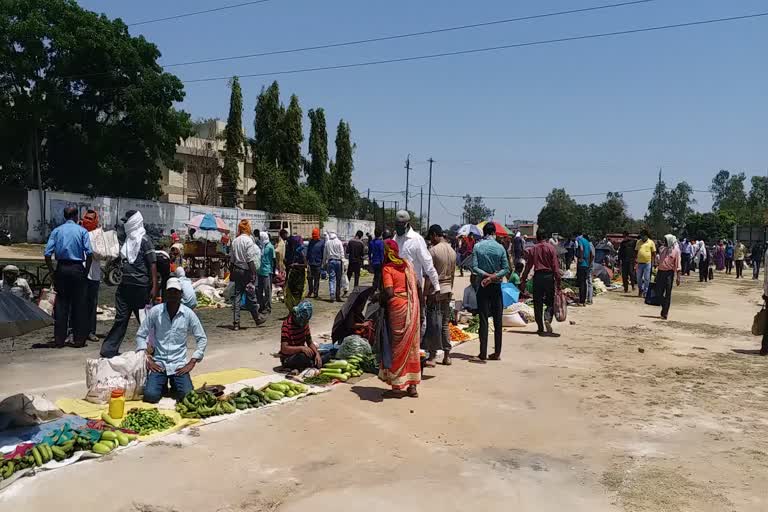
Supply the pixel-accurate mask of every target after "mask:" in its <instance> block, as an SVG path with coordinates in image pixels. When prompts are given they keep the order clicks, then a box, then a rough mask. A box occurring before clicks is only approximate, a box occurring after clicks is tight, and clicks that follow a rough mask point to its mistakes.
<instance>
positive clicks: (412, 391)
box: [407, 386, 419, 398]
mask: <svg viewBox="0 0 768 512" xmlns="http://www.w3.org/2000/svg"><path fill="white" fill-rule="evenodd" d="M407 393H408V396H409V397H410V398H419V392H418V391H417V390H416V386H408V391H407Z"/></svg>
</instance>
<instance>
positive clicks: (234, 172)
mask: <svg viewBox="0 0 768 512" xmlns="http://www.w3.org/2000/svg"><path fill="white" fill-rule="evenodd" d="M230 88H231V89H232V92H231V94H230V97H229V116H228V117H227V126H226V128H225V129H224V135H225V138H226V144H227V145H226V147H225V148H224V168H223V169H222V171H221V189H222V190H221V204H222V206H230V207H232V206H237V184H238V181H239V179H240V169H239V162H240V161H242V160H243V159H244V158H245V134H244V133H243V93H242V91H241V90H240V80H239V79H238V78H237V77H236V76H234V77H232V81H231V82H230Z"/></svg>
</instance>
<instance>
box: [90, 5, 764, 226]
mask: <svg viewBox="0 0 768 512" xmlns="http://www.w3.org/2000/svg"><path fill="white" fill-rule="evenodd" d="M80 3H81V5H83V6H84V7H86V8H88V9H92V10H95V11H99V12H105V13H106V14H107V15H109V16H111V17H118V16H119V17H121V18H123V20H124V21H126V22H127V23H131V22H134V21H140V20H145V19H150V18H158V17H162V16H168V15H174V14H179V13H183V12H189V11H195V10H199V9H209V8H212V7H216V6H219V5H228V4H231V3H238V2H237V1H236V0H230V1H217V2H211V1H207V2H204V1H199V0H186V1H183V2H182V1H180V0H165V1H163V2H158V1H152V2H150V1H148V0H133V1H131V2H117V1H110V2H103V1H102V2H98V1H95V0H87V1H81V2H80ZM609 3H618V0H567V1H566V0H546V1H541V0H540V1H534V0H506V1H503V0H475V1H473V2H463V1H462V2H446V1H444V0H443V1H438V0H418V1H413V0H390V1H387V2H366V1H362V2H361V1H359V0H355V1H353V0H272V1H269V2H266V3H263V4H261V5H253V6H247V7H241V8H238V9H232V10H226V11H221V12H217V13H210V14H205V15H200V16H194V17H189V18H183V19H180V20H175V21H165V22H161V23H153V24H147V25H139V26H135V27H132V29H131V32H132V33H134V34H143V35H144V36H145V37H146V38H147V39H149V40H151V41H153V42H154V43H156V44H157V45H158V47H159V48H160V50H161V52H162V54H163V57H162V60H161V62H162V63H164V64H171V63H176V62H183V61H188V60H196V59H205V58H212V57H219V56H227V55H234V54H242V53H253V52H262V51H272V50H280V49H286V48H294V47H301V46H307V45H315V44H324V43H332V42H341V41H346V40H352V39H359V38H369V37H377V36H385V35H391V34H399V33H405V32H413V31H420V30H429V29H433V28H440V27H447V26H453V25H463V24H469V23H478V22H484V21H490V20H495V19H502V18H510V17H519V16H527V15H533V14H540V13H545V12H550V11H558V10H566V9H576V8H581V7H590V6H594V5H604V4H609ZM761 11H768V4H766V2H765V1H764V0H739V1H730V2H725V1H722V0H656V1H654V2H651V3H649V4H643V5H637V6H628V7H620V8H616V9H609V10H604V11H598V12H592V13H583V14H575V15H569V16H562V17H556V18H548V19H543V20H534V21H525V22H520V23H513V24H505V25H498V26H494V27H490V28H480V29H471V30H467V31H460V32H451V33H446V34H438V35H432V36H423V37H418V38H412V39H404V40H398V41H389V42H382V43H374V44H369V45H361V46H355V47H347V48H337V49H326V50H320V51H313V52H306V53H299V54H290V55H282V56H270V57H263V58H258V59H246V60H240V61H232V62H224V63H211V64H204V65H199V66H188V67H175V68H171V69H169V71H173V72H174V73H176V74H177V75H178V76H180V77H181V78H182V79H195V78H203V77H210V76H222V75H223V76H230V75H234V74H238V75H243V74H248V73H264V72H274V71H280V70H286V69H295V68H303V67H316V66H327V65H337V64H345V63H353V62H360V61H367V60H380V59H389V58H398V57H406V56H412V55H421V54H429V53H438V52H446V51H456V50H463V49H469V48H479V47H487V46H496V45H505V44H514V43H520V42H526V41H533V40H542V39H552V38H561V37H571V36H577V35H583V34H590V33H598V32H611V31H617V30H626V29H632V28H640V27H645V26H653V25H666V24H673V23H682V22H687V21H693V20H699V19H707V18H718V17H729V16H738V15H743V14H751V13H755V12H761ZM767 51H768V17H764V18H757V19H753V20H746V21H737V22H731V23H723V24H717V25H709V26H702V27H693V28H684V29H677V30H670V31H665V32H651V33H644V34H636V35H627V36H619V37H614V38H606V39H593V40H587V41H577V42H567V43H562V44H553V45H546V46H535V47H527V48H520V49H511V50H501V51H497V52H490V53H483V54H473V55H466V56H458V57H447V58H442V59H436V60H429V61H418V62H411V63H400V64H391V65H381V66H374V67H367V68H358V69H349V70H335V71H320V72H313V73H304V74H296V75H286V76H280V77H274V78H277V79H278V80H279V83H280V87H281V91H282V93H283V95H284V101H286V102H287V100H288V97H289V95H290V94H291V93H296V94H297V95H298V96H299V98H300V100H301V104H302V108H303V109H304V111H305V113H306V111H307V110H308V109H310V108H314V107H323V108H325V110H326V115H327V117H328V125H329V129H331V128H332V130H329V131H330V133H329V136H330V139H331V142H330V144H331V151H332V152H333V151H334V148H333V142H332V141H333V138H334V136H335V125H336V124H337V122H338V119H339V118H340V117H343V118H344V119H345V120H347V121H348V122H349V123H350V125H351V128H352V136H353V139H354V141H355V142H356V143H357V153H356V173H355V177H354V180H355V183H356V185H357V187H358V189H360V190H361V191H363V192H365V190H366V189H368V188H371V189H372V190H375V191H398V190H404V189H405V170H404V168H403V166H404V160H405V157H406V155H407V154H408V153H410V154H411V160H412V162H413V166H414V170H413V171H412V173H411V183H412V184H416V185H419V184H422V183H425V182H426V180H427V170H428V164H427V163H426V160H427V159H428V158H429V157H430V156H431V157H433V158H434V159H435V161H436V163H435V165H434V176H433V186H434V188H435V190H436V191H437V192H439V193H441V194H464V193H471V194H473V195H494V196H542V195H546V194H547V193H548V192H549V191H550V190H551V189H552V188H553V187H556V186H557V187H565V188H566V190H568V192H570V193H573V194H585V193H592V192H603V191H608V190H621V189H635V188H645V187H652V186H653V185H654V183H655V180H656V177H657V172H658V168H659V167H663V169H664V178H665V181H667V183H668V184H672V185H674V183H676V182H677V181H680V180H687V181H688V182H689V183H690V184H691V185H692V186H693V187H694V188H695V189H700V190H705V189H706V188H708V186H709V183H710V181H711V179H712V177H713V176H714V174H715V173H716V172H717V171H718V170H719V169H721V168H725V169H730V170H732V171H743V172H745V173H747V174H748V175H754V174H761V175H764V174H765V173H766V172H768V153H766V148H767V147H768V140H767V139H768V137H767V135H768V128H767V127H766V120H767V119H768V95H766V84H768V66H766V65H765V64H766V60H765V55H766V53H767ZM272 80H273V78H272V77H266V78H246V79H243V92H244V99H245V108H244V122H245V124H246V126H247V128H248V129H249V131H252V130H253V127H252V123H253V108H254V105H255V98H256V95H257V94H258V92H259V89H260V88H261V87H262V86H263V85H265V84H268V83H270V82H271V81H272ZM186 92H187V96H186V99H185V101H184V102H183V104H182V105H181V107H182V108H184V109H185V110H187V111H188V112H190V113H191V114H192V116H193V117H195V118H197V117H213V116H218V117H222V118H226V115H227V109H228V98H229V92H228V89H227V87H226V82H225V81H220V82H208V83H197V84H189V85H187V86H186ZM306 129H308V120H306V118H305V131H306ZM424 191H425V200H424V210H425V214H426V202H427V201H426V192H427V189H426V187H424ZM411 192H412V193H414V192H418V189H412V190H411ZM372 196H375V197H376V198H377V199H379V200H381V199H386V200H398V199H399V200H400V202H401V204H402V202H403V197H402V195H400V196H399V197H398V195H397V194H395V195H388V196H384V194H382V193H380V192H376V193H373V194H372ZM649 197H650V193H648V192H639V193H632V194H626V195H625V199H626V200H627V203H628V205H629V207H630V211H631V213H632V214H634V215H635V216H640V215H642V214H643V213H644V212H645V208H646V206H647V203H648V199H649ZM696 198H697V200H698V202H699V204H698V207H699V208H700V209H708V208H709V207H710V205H711V198H710V196H709V194H707V193H697V195H696ZM600 199H601V198H597V197H596V198H589V200H590V201H599V200H600ZM411 201H412V202H411V209H414V207H413V205H414V204H415V209H416V210H417V211H418V207H419V199H418V197H417V198H413V199H411ZM441 202H442V204H441ZM487 203H488V205H489V206H490V207H492V208H495V209H496V218H497V219H500V220H503V219H504V217H505V215H509V216H511V217H513V218H535V217H536V215H537V213H538V211H539V209H540V208H541V206H542V204H543V201H542V200H538V199H525V200H488V201H487ZM461 206H462V201H461V200H460V199H453V198H442V199H440V200H439V201H438V200H437V199H435V198H433V200H432V216H431V218H432V221H433V222H435V221H437V222H441V223H444V224H451V223H454V222H457V221H458V217H456V216H454V214H460V212H461Z"/></svg>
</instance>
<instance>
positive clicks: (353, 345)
mask: <svg viewBox="0 0 768 512" xmlns="http://www.w3.org/2000/svg"><path fill="white" fill-rule="evenodd" d="M370 353H372V350H371V344H370V343H368V341H367V340H366V339H365V338H362V337H360V336H358V335H356V334H352V335H350V336H347V337H346V338H344V339H343V340H342V342H341V346H340V347H339V351H338V352H336V358H338V359H347V358H349V357H352V356H358V355H359V356H364V355H367V354H370Z"/></svg>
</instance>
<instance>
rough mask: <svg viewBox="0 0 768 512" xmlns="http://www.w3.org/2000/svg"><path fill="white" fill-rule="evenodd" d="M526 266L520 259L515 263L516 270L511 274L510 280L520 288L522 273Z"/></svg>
mask: <svg viewBox="0 0 768 512" xmlns="http://www.w3.org/2000/svg"><path fill="white" fill-rule="evenodd" d="M524 268H525V267H524V266H523V263H522V262H520V261H518V262H517V263H515V271H514V272H512V273H511V274H510V275H509V282H510V283H512V284H514V285H515V286H517V287H518V288H519V287H520V274H522V273H523V269H524Z"/></svg>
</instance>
